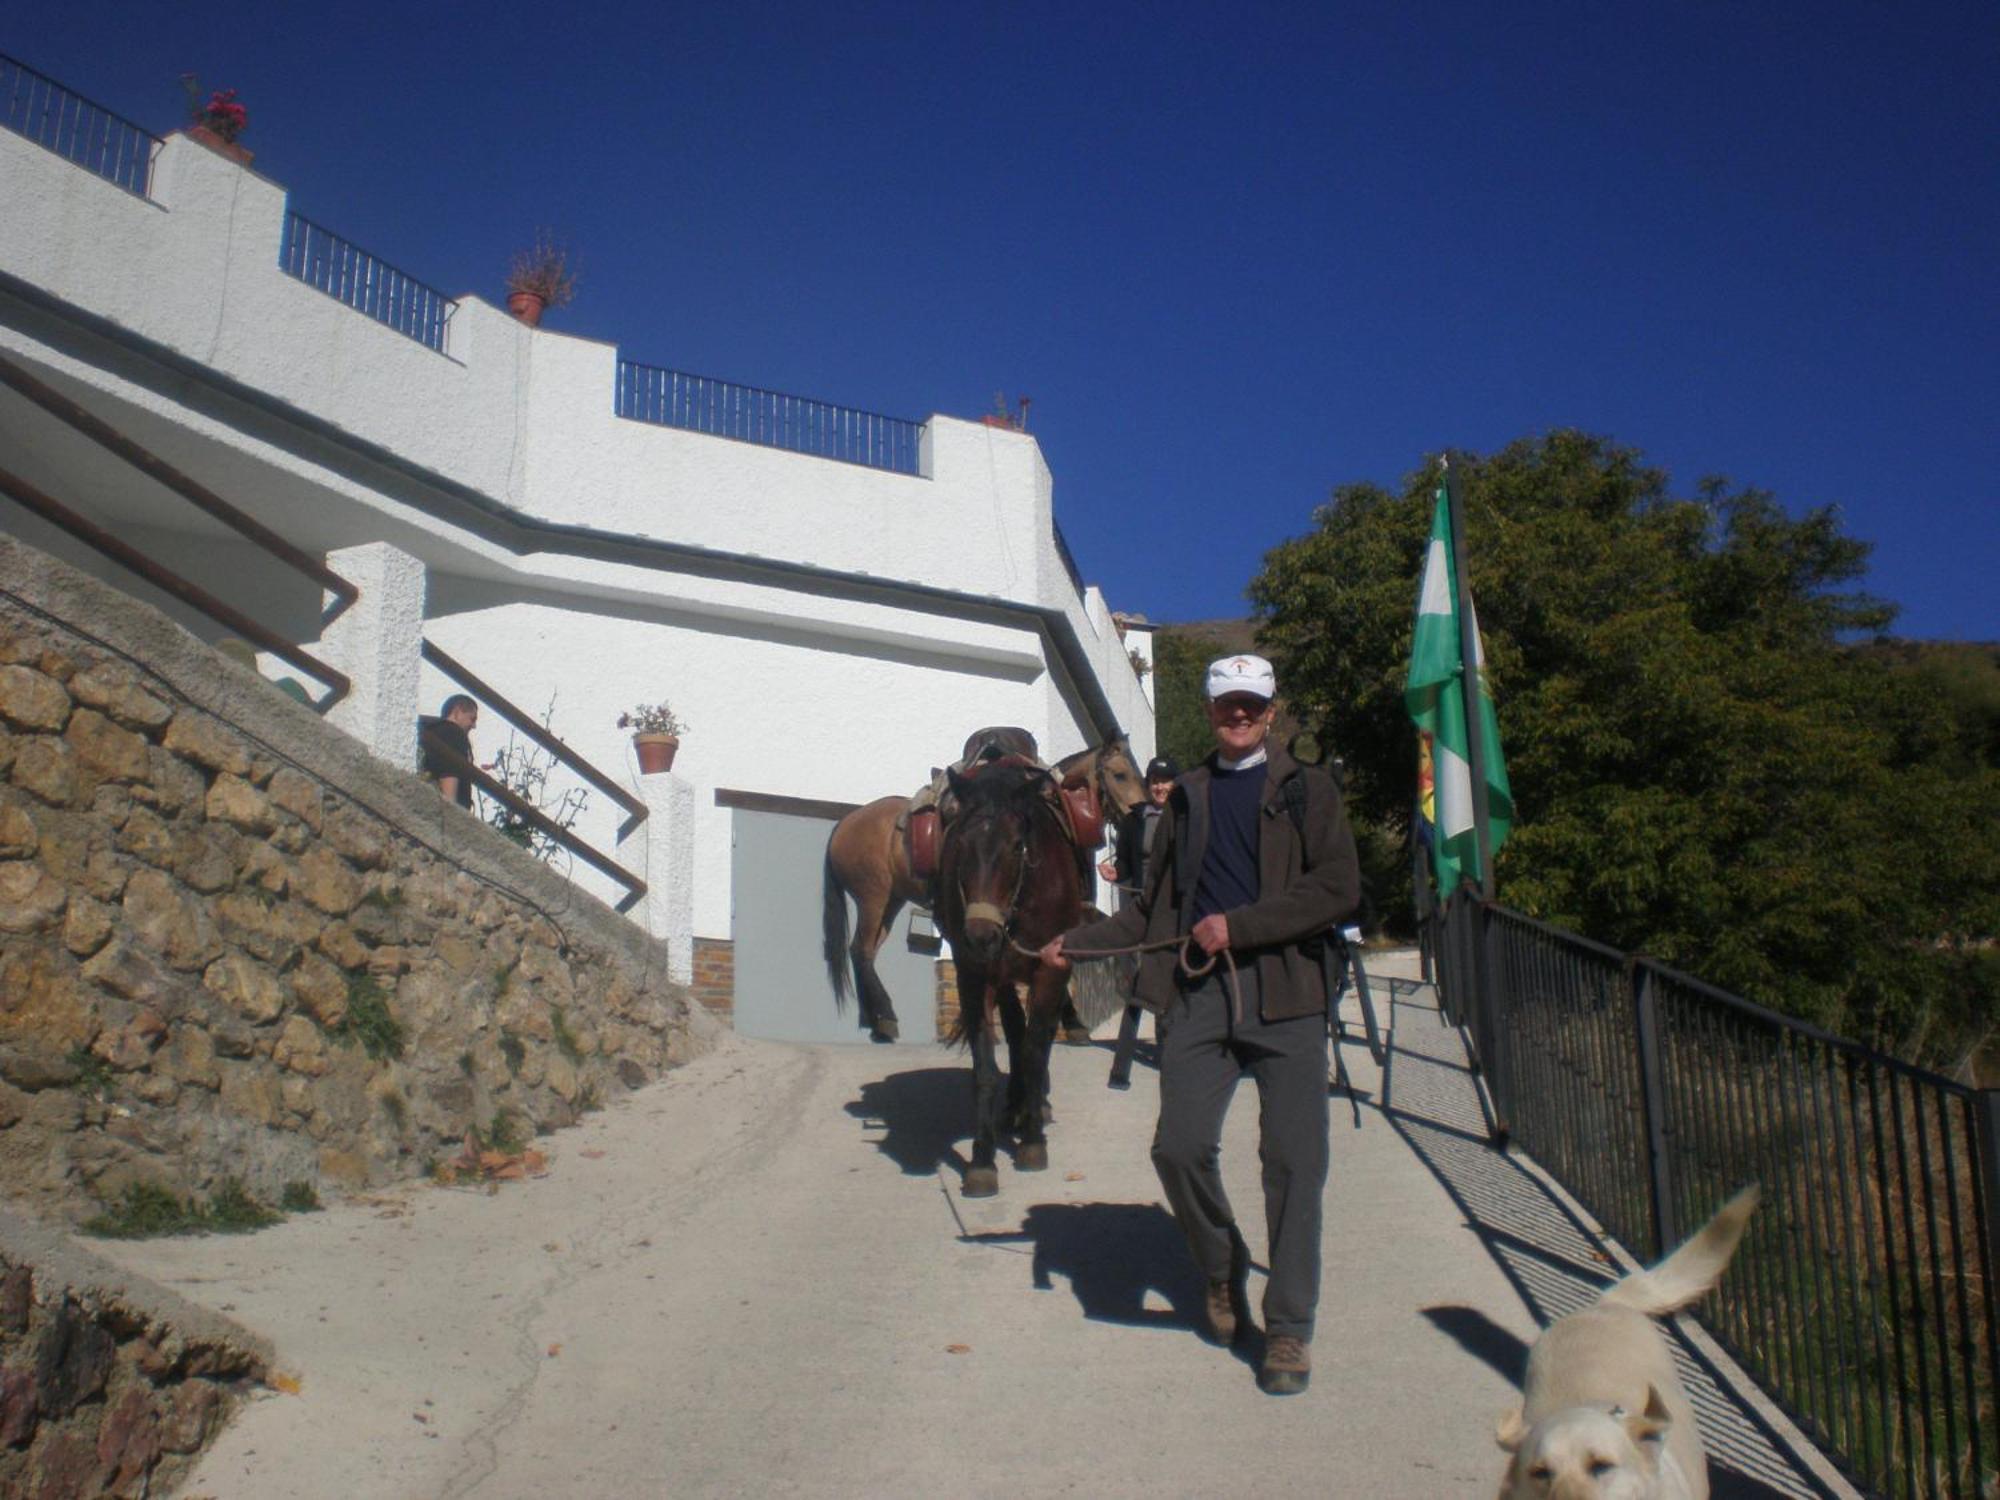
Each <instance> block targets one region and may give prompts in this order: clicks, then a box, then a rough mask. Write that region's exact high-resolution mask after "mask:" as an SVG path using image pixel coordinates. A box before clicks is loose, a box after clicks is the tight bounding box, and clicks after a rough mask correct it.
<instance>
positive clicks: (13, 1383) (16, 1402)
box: [0, 1266, 41, 1448]
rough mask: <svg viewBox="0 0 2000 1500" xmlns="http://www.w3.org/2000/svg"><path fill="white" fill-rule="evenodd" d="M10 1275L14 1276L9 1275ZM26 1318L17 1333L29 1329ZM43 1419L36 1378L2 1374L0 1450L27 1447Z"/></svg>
mask: <svg viewBox="0 0 2000 1500" xmlns="http://www.w3.org/2000/svg"><path fill="white" fill-rule="evenodd" d="M14 1269H15V1270H17V1271H25V1270H26V1269H27V1267H26V1266H16V1267H15V1268H14ZM10 1274H11V1273H10ZM27 1326H28V1325H27V1320H26V1319H25V1318H23V1320H22V1323H21V1327H20V1328H18V1329H15V1330H14V1331H15V1332H16V1333H19V1332H21V1331H22V1330H24V1329H25V1328H26V1327H27ZM40 1416H41V1408H40V1405H39V1404H38V1403H37V1402H36V1400H35V1377H34V1376H33V1375H32V1374H30V1373H29V1372H28V1371H26V1370H21V1369H14V1370H8V1371H7V1372H6V1373H5V1374H0V1447H7V1448H25V1447H26V1446H27V1445H28V1444H29V1442H31V1441H32V1440H33V1439H34V1436H35V1424H36V1421H37V1419H38V1418H39V1417H40Z"/></svg>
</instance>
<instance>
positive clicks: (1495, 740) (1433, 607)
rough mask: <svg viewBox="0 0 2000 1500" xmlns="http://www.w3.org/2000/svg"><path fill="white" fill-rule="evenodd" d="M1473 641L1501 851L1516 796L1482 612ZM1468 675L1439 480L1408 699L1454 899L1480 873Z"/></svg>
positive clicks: (1492, 834)
mask: <svg viewBox="0 0 2000 1500" xmlns="http://www.w3.org/2000/svg"><path fill="white" fill-rule="evenodd" d="M1472 640H1473V649H1474V650H1475V651H1476V652H1477V653H1478V656H1479V660H1478V662H1477V670H1478V672H1479V736H1480V745H1481V748H1482V749H1483V750H1484V752H1485V759H1486V813H1487V835H1488V838H1489V840H1490V842H1491V844H1492V847H1493V851H1494V852H1495V853H1497V852H1499V849H1500V845H1501V844H1502V843H1503V842H1504V841H1505V840H1506V837H1507V830H1508V829H1509V828H1510V827H1511V826H1512V825H1513V820H1514V796H1513V793H1512V792H1511V791H1509V790H1508V787H1507V764H1506V762H1505V761H1504V760H1503V759H1502V758H1501V755H1500V719H1499V716H1498V715H1497V714H1495V713H1494V711H1493V693H1492V691H1491V689H1490V688H1489V687H1488V686H1487V682H1486V649H1485V647H1484V646H1483V645H1481V644H1480V641H1479V616H1478V614H1477V612H1475V613H1474V615H1473V619H1472ZM1461 676H1462V664H1461V662H1460V659H1459V630H1458V579H1457V577H1456V576H1455V575H1454V574H1453V572H1452V566H1451V507H1450V505H1449V503H1448V502H1447V500H1446V496H1445V490H1444V486H1443V485H1439V486H1438V492H1437V509H1436V511H1435V512H1434V513H1433V515H1432V519H1431V545H1430V551H1429V553H1428V554H1427V555H1426V556H1425V558H1424V586H1423V590H1422V592H1421V593H1420V594H1419V596H1418V599H1417V630H1416V637H1415V639H1414V640H1412V642H1411V643H1410V675H1409V677H1408V678H1407V679H1406V680H1405V681H1404V683H1403V701H1404V702H1405V703H1407V704H1408V705H1409V709H1410V717H1411V718H1412V719H1414V720H1416V723H1417V728H1418V729H1419V730H1420V731H1422V732H1423V733H1424V734H1426V735H1428V736H1429V737H1430V740H1431V747H1432V767H1433V772H1432V773H1433V775H1434V777H1435V781H1436V809H1437V811H1436V819H1437V822H1436V827H1435V829H1434V831H1433V833H1432V837H1431V857H1432V859H1433V860H1434V861H1435V862H1436V866H1437V882H1438V894H1439V895H1441V896H1449V895H1450V894H1451V893H1452V892H1453V891H1454V890H1456V889H1457V888H1458V883H1459V882H1460V881H1461V880H1474V881H1476V880H1478V879H1479V877H1480V869H1479V849H1478V842H1477V836H1476V835H1475V833H1474V831H1473V819H1472V765H1471V748H1470V746H1471V741H1470V740H1469V738H1468V737H1467V735H1466V726H1465V693H1464V691H1463V689H1462V688H1461V687H1460V685H1459V683H1460V678H1461Z"/></svg>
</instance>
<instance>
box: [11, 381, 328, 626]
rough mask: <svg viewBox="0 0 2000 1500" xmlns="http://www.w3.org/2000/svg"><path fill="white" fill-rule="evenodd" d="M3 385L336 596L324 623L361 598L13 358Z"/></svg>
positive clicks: (315, 562)
mask: <svg viewBox="0 0 2000 1500" xmlns="http://www.w3.org/2000/svg"><path fill="white" fill-rule="evenodd" d="M0 384H4V385H7V386H10V387H12V388H13V389H14V390H15V391H17V392H19V393H20V394H21V395H23V396H25V397H27V398H28V400H30V401H32V402H34V403H35V405H37V406H39V407H41V408H42V409H43V410H44V411H46V412H48V413H49V414H50V415H51V416H54V417H56V418H57V419H58V420H60V421H63V422H66V423H67V424H69V425H70V426H71V427H74V428H75V429H76V430H77V431H78V432H80V433H82V434H83V435H84V436H85V437H87V438H89V439H91V440H92V441H93V442H95V443H97V444H99V445H100V446H102V447H105V448H108V449H110V450H111V452H113V453H115V454H117V455H118V457H120V458H122V459H124V460H125V462H127V463H128V464H130V465H132V467H133V468H135V469H137V470H138V471H139V472H140V473H142V474H144V475H146V476H147V477H148V478H150V479H156V480H158V481H159V482H160V483H161V484H163V485H165V486H166V487H167V488H168V489H170V490H172V491H173V492H174V493H175V494H177V495H179V496H180V497H181V498H182V499H184V500H187V501H189V502H190V503H192V504H193V505H195V506H197V507H198V508H199V509H201V510H203V511H206V512H207V513H208V514H209V515H211V516H213V517H214V518H215V519H216V520H218V521H220V522H221V523H222V524H223V525H225V526H227V527H229V528H230V529H231V530H232V531H234V532H236V533H237V534H238V535H239V536H242V537H244V538H246V539H248V540H249V541H251V542H254V543H255V544H256V545H257V546H259V547H261V548H263V549H264V551H266V552H268V553H270V554H271V556H273V557H275V558H277V559H278V561H280V562H282V563H284V564H286V565H287V566H288V567H291V568H293V569H295V570H296V571H298V572H300V573H303V574H305V576H306V577H308V578H310V579H311V580H312V581H313V582H314V583H316V584H318V585H319V586H320V587H321V588H323V589H325V590H326V591H327V592H328V593H330V594H332V595H334V596H335V597H336V598H337V599H339V601H340V603H339V605H338V606H337V607H336V608H333V609H331V610H328V611H327V612H326V614H325V615H324V616H323V617H322V618H321V621H320V623H321V624H322V625H326V624H330V623H332V621H333V620H335V619H336V618H338V617H339V615H340V614H341V612H342V611H343V610H345V609H346V608H347V607H348V606H349V605H351V604H352V603H354V601H355V600H356V599H359V598H360V597H361V590H360V589H358V588H357V587H355V585H353V584H351V583H349V582H348V581H347V580H346V579H345V578H342V577H341V576H340V575H339V574H338V573H336V572H334V571H333V569H331V568H329V567H328V566H327V565H326V563H325V562H324V561H323V560H322V559H320V558H317V557H314V556H313V555H312V554H310V553H308V552H304V551H302V550H300V549H299V548H298V547H296V546H294V545H293V544H292V543H291V542H289V541H287V540H286V539H285V538H284V537H282V536H279V535H278V533H277V532H275V531H273V530H271V528H270V527H268V526H266V525H264V523H263V522H261V521H258V520H256V519H255V518H253V517H251V516H248V515H245V514H244V513H243V512H242V511H240V510H238V509H237V508H236V507H235V506H234V505H231V504H230V503H229V502H228V501H227V500H225V499H223V498H222V497H221V496H220V495H218V494H216V493H215V491H213V490H211V489H209V488H208V487H207V486H206V485H204V484H201V483H198V482H197V481H195V480H193V479H191V478H189V477H188V476H187V475H186V474H183V473H182V472H181V471H180V470H179V469H176V468H175V467H174V466H173V465H172V464H170V463H168V462H166V460H164V459H162V458H159V457H158V456H156V455H155V454H153V453H151V452H149V451H148V450H147V449H144V448H142V447H140V446H139V445H138V444H137V443H135V442H133V441H132V440H131V439H130V438H128V437H126V436H125V435H124V434H123V433H121V432H118V431H117V430H115V429H114V428H112V427H111V426H110V425H108V424H107V423H105V422H104V421H103V420H102V419H100V418H99V417H98V416H96V415H95V414H94V413H93V412H91V411H89V410H87V409H86V408H84V407H82V406H79V405H78V404H77V403H76V402H74V401H72V400H70V399H69V397H67V396H65V395H63V394H62V393H61V392H60V391H57V390H55V389H54V388H52V387H50V386H48V385H46V384H44V383H43V382H42V381H39V380H37V379H36V378H35V377H34V376H32V375H30V374H29V373H28V372H27V371H26V370H24V369H22V368H21V367H20V366H19V365H17V364H15V363H14V362H13V361H12V360H10V359H5V358H0Z"/></svg>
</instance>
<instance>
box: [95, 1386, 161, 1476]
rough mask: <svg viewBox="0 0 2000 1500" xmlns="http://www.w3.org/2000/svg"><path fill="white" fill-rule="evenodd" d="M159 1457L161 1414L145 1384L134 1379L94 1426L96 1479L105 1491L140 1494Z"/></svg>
mask: <svg viewBox="0 0 2000 1500" xmlns="http://www.w3.org/2000/svg"><path fill="white" fill-rule="evenodd" d="M159 1457H160V1414H159V1411H158V1410H157V1409H156V1408H155V1407H154V1405H153V1398H152V1396H151V1394H149V1393H148V1391H147V1390H146V1388H145V1386H143V1385H141V1384H139V1383H137V1382H136V1381H135V1382H134V1383H132V1384H130V1385H128V1386H126V1387H125V1394H124V1395H122V1396H120V1397H119V1398H118V1399H117V1400H116V1401H115V1402H113V1403H112V1405H111V1409H110V1410H109V1411H107V1412H106V1413H105V1414H104V1421H103V1423H102V1424H101V1425H100V1426H99V1427H98V1429H97V1474H98V1483H99V1484H100V1485H102V1486H103V1490H104V1493H105V1494H108V1495H113V1496H119V1497H124V1496H130V1495H143V1494H145V1493H146V1488H147V1486H146V1476H147V1475H148V1474H149V1473H151V1472H152V1468H153V1465H154V1464H155V1463H157V1462H158V1461H159Z"/></svg>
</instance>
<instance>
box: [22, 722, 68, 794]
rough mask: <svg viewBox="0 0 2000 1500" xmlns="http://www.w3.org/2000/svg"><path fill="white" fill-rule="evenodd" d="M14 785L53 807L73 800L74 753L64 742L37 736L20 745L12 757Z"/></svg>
mask: <svg viewBox="0 0 2000 1500" xmlns="http://www.w3.org/2000/svg"><path fill="white" fill-rule="evenodd" d="M14 785H15V786H18V787H20V788H21V789H22V790H23V791H29V792H33V793H34V794H35V795H36V796H37V797H40V798H41V799H42V800H43V801H44V802H47V803H49V804H50V805H52V806H55V807H67V806H69V804H70V803H72V802H74V801H75V800H76V789H77V777H76V752H75V751H74V750H72V749H71V748H70V744H69V741H68V740H63V739H57V738H56V737H55V736H54V735H47V734H39V735H36V736H35V737H34V738H32V739H29V740H26V741H24V742H23V743H22V745H21V749H20V753H19V754H17V755H16V756H15V757H14Z"/></svg>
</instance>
